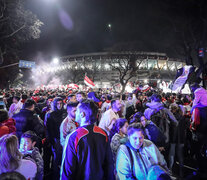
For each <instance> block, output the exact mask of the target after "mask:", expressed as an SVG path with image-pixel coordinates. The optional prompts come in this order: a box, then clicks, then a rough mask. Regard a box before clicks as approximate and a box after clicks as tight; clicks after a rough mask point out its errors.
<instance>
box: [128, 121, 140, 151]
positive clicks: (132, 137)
mask: <svg viewBox="0 0 207 180" xmlns="http://www.w3.org/2000/svg"><path fill="white" fill-rule="evenodd" d="M127 135H128V138H129V142H130V144H131V146H132V147H133V148H134V149H139V148H140V147H141V146H142V145H143V142H144V133H143V130H142V128H141V127H140V125H139V124H137V123H134V124H131V125H129V127H128V129H127Z"/></svg>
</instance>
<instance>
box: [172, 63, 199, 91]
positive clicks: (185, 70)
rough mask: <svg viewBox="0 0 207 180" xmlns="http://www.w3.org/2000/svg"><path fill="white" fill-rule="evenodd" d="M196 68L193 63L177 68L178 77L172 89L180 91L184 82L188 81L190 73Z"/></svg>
mask: <svg viewBox="0 0 207 180" xmlns="http://www.w3.org/2000/svg"><path fill="white" fill-rule="evenodd" d="M194 70H195V67H193V66H191V65H186V66H184V67H182V68H180V69H178V70H177V74H176V79H175V81H174V83H173V86H172V90H173V91H177V92H179V91H180V90H181V89H182V88H183V86H184V84H185V83H186V81H187V79H188V77H189V74H191V73H192V72H193V71H194Z"/></svg>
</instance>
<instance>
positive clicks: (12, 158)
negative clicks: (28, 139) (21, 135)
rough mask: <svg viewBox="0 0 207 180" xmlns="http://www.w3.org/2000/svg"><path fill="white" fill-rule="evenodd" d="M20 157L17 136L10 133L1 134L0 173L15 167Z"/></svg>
mask: <svg viewBox="0 0 207 180" xmlns="http://www.w3.org/2000/svg"><path fill="white" fill-rule="evenodd" d="M21 157H22V154H21V153H20V152H19V150H18V139H17V137H16V136H15V135H12V134H6V135H4V136H2V137H1V138H0V174H1V173H4V172H11V171H14V170H15V169H17V168H18V167H19V161H20V159H21Z"/></svg>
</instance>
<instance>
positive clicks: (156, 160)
mask: <svg viewBox="0 0 207 180" xmlns="http://www.w3.org/2000/svg"><path fill="white" fill-rule="evenodd" d="M127 134H128V138H129V141H128V142H127V143H126V144H125V145H121V146H120V148H119V151H118V154H117V159H116V170H117V176H118V178H119V179H122V180H124V179H142V180H145V179H146V180H147V179H151V177H153V178H154V179H157V178H158V177H160V175H162V174H164V175H167V173H168V168H167V164H166V161H165V159H164V157H163V155H162V154H161V153H160V152H159V150H158V148H157V147H156V146H155V145H154V144H153V143H152V142H151V141H149V140H146V139H144V134H143V131H142V129H141V128H140V126H139V125H138V124H135V123H134V124H131V125H130V126H129V127H128V129H127ZM155 167H156V168H155ZM158 169H159V171H158ZM149 172H150V173H149ZM155 176H156V177H157V178H156V177H155Z"/></svg>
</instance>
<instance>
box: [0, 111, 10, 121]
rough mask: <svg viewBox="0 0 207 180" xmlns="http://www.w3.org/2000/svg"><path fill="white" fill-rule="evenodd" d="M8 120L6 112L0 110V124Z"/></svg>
mask: <svg viewBox="0 0 207 180" xmlns="http://www.w3.org/2000/svg"><path fill="white" fill-rule="evenodd" d="M8 118H9V115H8V112H7V111H6V110H4V109H0V123H1V122H3V121H5V120H7V119H8Z"/></svg>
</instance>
